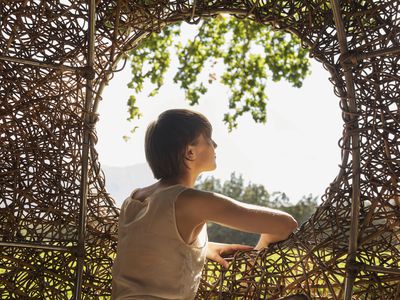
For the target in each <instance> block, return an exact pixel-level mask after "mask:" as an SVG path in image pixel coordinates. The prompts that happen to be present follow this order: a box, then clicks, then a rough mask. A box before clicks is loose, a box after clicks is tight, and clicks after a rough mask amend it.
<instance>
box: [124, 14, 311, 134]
mask: <svg viewBox="0 0 400 300" xmlns="http://www.w3.org/2000/svg"><path fill="white" fill-rule="evenodd" d="M180 32H181V24H174V25H169V26H167V27H165V28H164V29H163V30H162V31H161V32H160V33H152V34H151V35H150V36H149V37H148V38H147V40H145V41H144V42H143V43H142V44H141V45H140V46H139V47H138V48H136V49H134V50H132V51H130V52H129V54H128V55H129V58H130V60H131V71H132V80H131V81H130V82H129V84H128V87H129V88H131V89H133V91H134V94H132V95H131V96H130V98H129V100H128V108H129V118H128V120H134V119H135V118H140V116H141V113H140V111H139V108H138V106H137V103H136V94H137V93H139V92H141V91H142V89H143V84H144V82H145V81H146V80H150V82H151V83H152V84H154V85H155V88H154V89H153V91H152V92H151V93H150V94H149V96H154V95H156V94H157V93H158V91H159V89H160V87H161V86H162V85H163V83H164V74H165V73H166V71H167V70H168V68H169V67H170V62H171V52H172V51H175V53H176V55H177V56H178V60H179V66H178V72H177V73H176V74H175V76H174V78H173V81H174V82H175V83H177V84H179V86H180V87H181V88H182V89H183V90H184V91H185V95H186V99H187V101H188V102H189V103H190V104H191V105H194V104H197V103H198V101H199V98H200V96H201V95H202V94H205V93H206V92H207V89H208V86H209V85H210V84H212V83H213V82H214V81H215V80H217V78H218V76H217V74H216V73H215V71H214V67H215V65H216V64H217V63H222V64H224V66H225V71H224V73H223V74H222V75H220V82H221V83H222V84H224V85H226V86H227V87H229V90H230V91H231V94H230V96H229V104H228V108H229V109H228V112H227V113H225V114H224V119H223V120H224V122H225V123H226V124H227V125H228V128H229V130H232V129H233V128H235V127H237V118H238V117H239V116H241V115H243V114H244V113H250V114H251V115H252V118H253V119H254V120H255V121H256V122H261V123H265V122H266V101H267V99H268V96H267V94H266V83H267V79H269V78H272V80H273V81H279V80H282V79H285V80H287V81H288V82H290V83H291V84H292V85H293V86H295V87H301V85H302V81H303V79H304V78H305V77H306V76H307V75H308V74H309V73H310V63H309V60H308V58H307V57H306V55H307V53H308V52H307V50H305V49H303V48H301V46H300V40H299V39H298V38H297V37H295V36H293V35H289V34H288V33H285V32H282V31H272V30H271V28H270V27H269V26H266V25H261V24H257V23H255V22H253V21H251V20H248V19H244V20H240V19H237V18H234V17H230V16H228V15H219V16H216V17H213V18H208V19H203V20H202V21H201V22H200V23H199V25H198V33H197V35H196V36H195V37H194V39H192V40H189V41H188V42H187V44H186V45H182V44H181V42H180V41H179V39H180ZM206 66H209V67H210V69H209V74H208V79H207V80H201V79H200V78H201V77H202V76H200V74H201V73H202V71H203V69H204V68H205V67H206Z"/></svg>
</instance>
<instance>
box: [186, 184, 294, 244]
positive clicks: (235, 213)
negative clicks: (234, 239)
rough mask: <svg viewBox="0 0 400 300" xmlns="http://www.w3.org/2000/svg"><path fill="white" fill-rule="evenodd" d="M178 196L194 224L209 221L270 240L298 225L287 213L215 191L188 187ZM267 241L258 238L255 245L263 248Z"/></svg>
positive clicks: (284, 235)
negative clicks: (238, 199) (258, 234)
mask: <svg viewBox="0 0 400 300" xmlns="http://www.w3.org/2000/svg"><path fill="white" fill-rule="evenodd" d="M181 197H183V198H184V199H181V200H183V201H184V202H185V206H184V207H185V208H184V209H185V214H187V216H188V217H189V218H191V219H192V220H193V221H194V223H195V224H201V223H204V222H207V221H210V222H214V223H218V224H221V225H223V226H226V227H230V228H233V229H236V230H241V231H246V232H252V233H264V234H268V237H269V238H270V239H269V242H272V240H271V239H275V240H284V239H286V238H287V237H288V236H289V235H290V234H291V233H292V232H293V231H294V230H295V229H296V228H297V222H296V220H295V219H294V218H293V217H292V216H291V215H289V214H288V213H285V212H283V211H279V210H276V209H271V208H267V207H263V206H258V205H252V204H247V203H243V202H239V201H237V200H234V199H232V198H230V197H227V196H224V195H221V194H218V193H212V192H205V191H201V190H197V189H187V190H185V191H183V192H182V193H181V194H180V195H179V198H181ZM261 237H262V236H261ZM267 240H268V239H267V236H265V237H264V242H263V241H261V239H260V242H261V243H260V242H259V244H258V245H257V246H259V247H263V246H264V245H265V242H266V241H267ZM264 247H265V246H264Z"/></svg>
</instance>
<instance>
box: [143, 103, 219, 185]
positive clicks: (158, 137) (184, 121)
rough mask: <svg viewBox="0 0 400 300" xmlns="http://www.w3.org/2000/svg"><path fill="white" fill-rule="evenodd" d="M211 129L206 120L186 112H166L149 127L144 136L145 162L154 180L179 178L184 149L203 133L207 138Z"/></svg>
mask: <svg viewBox="0 0 400 300" xmlns="http://www.w3.org/2000/svg"><path fill="white" fill-rule="evenodd" d="M211 133H212V126H211V124H210V122H209V121H208V120H207V118H206V117H205V116H204V115H203V114H201V113H198V112H195V111H192V110H189V109H170V110H166V111H164V112H163V113H161V114H160V115H159V116H158V119H157V120H156V121H153V122H151V123H150V124H149V126H148V127H147V130H146V137H145V153H146V160H147V162H148V164H149V166H150V168H151V170H152V172H153V175H154V178H156V179H168V178H174V177H175V176H179V175H182V174H183V172H184V171H185V167H187V165H186V163H185V151H186V147H187V146H188V145H190V144H193V143H194V141H195V140H196V139H197V138H198V137H199V136H200V134H204V135H205V136H206V137H209V138H210V137H211Z"/></svg>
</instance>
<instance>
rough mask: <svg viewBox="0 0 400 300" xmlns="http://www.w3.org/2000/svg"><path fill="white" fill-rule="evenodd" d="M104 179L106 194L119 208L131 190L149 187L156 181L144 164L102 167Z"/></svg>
mask: <svg viewBox="0 0 400 300" xmlns="http://www.w3.org/2000/svg"><path fill="white" fill-rule="evenodd" d="M102 169H103V171H104V173H105V177H106V189H107V192H108V193H110V195H111V196H112V197H113V198H114V199H115V201H116V202H117V205H118V206H119V207H120V206H121V204H122V202H123V201H124V200H125V198H127V197H128V196H129V194H130V193H131V192H132V190H133V189H135V188H138V187H143V186H146V185H150V184H152V183H154V182H156V180H155V179H154V177H153V173H152V172H151V170H150V167H149V166H148V165H147V164H146V163H142V164H136V165H132V166H126V167H111V166H104V165H102Z"/></svg>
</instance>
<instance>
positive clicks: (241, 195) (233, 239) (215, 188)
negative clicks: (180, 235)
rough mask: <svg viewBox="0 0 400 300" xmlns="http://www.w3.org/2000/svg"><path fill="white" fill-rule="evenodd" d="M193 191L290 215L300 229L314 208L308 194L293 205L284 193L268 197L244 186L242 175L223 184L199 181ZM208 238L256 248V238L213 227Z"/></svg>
mask: <svg viewBox="0 0 400 300" xmlns="http://www.w3.org/2000/svg"><path fill="white" fill-rule="evenodd" d="M195 188H197V189H200V190H205V191H211V192H215V193H220V194H223V195H226V196H228V197H231V198H233V199H235V200H238V201H241V202H245V203H249V204H254V205H261V206H266V207H271V208H275V209H279V210H282V211H285V212H287V213H289V214H291V215H292V216H293V217H294V218H295V219H296V220H297V222H298V223H299V225H301V224H303V223H304V222H305V221H307V220H308V218H309V217H310V216H311V215H312V214H313V213H314V211H315V209H316V207H317V197H313V196H312V195H311V194H310V195H308V196H307V197H306V196H303V198H302V199H301V200H300V201H298V202H297V203H296V204H292V203H291V202H290V200H289V198H288V197H287V195H286V194H285V193H282V192H274V193H272V194H270V193H269V192H268V191H267V190H266V189H265V187H264V186H263V185H260V184H255V183H251V182H249V183H248V184H247V185H245V184H244V180H243V177H242V175H236V173H235V172H233V173H232V174H231V178H230V179H229V180H226V181H225V182H224V183H223V184H221V181H220V180H219V179H216V178H214V177H213V176H211V177H207V178H205V179H202V178H201V177H200V178H199V180H198V182H197V183H196V185H195ZM208 235H209V240H210V241H214V242H221V243H235V244H245V245H252V246H254V245H256V244H257V241H258V238H259V234H253V233H247V232H242V231H238V230H234V229H231V228H228V227H224V226H221V225H219V224H214V223H210V224H208Z"/></svg>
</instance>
